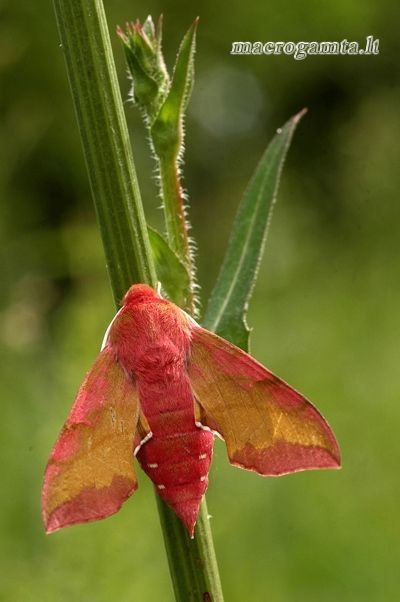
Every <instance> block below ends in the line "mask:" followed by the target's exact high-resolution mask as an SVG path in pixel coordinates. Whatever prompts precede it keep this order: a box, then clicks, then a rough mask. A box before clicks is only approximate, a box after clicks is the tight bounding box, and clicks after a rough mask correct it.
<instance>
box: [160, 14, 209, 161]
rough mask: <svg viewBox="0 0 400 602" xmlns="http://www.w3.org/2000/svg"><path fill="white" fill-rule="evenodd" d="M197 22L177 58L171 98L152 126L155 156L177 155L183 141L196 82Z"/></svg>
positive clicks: (184, 39) (186, 36)
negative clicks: (187, 113)
mask: <svg viewBox="0 0 400 602" xmlns="http://www.w3.org/2000/svg"><path fill="white" fill-rule="evenodd" d="M197 22H198V19H196V20H195V21H194V23H193V24H192V26H191V27H190V28H189V30H188V31H187V32H186V34H185V37H184V38H183V40H182V43H181V45H180V48H179V51H178V56H177V59H176V63H175V67H174V74H173V77H172V82H171V87H170V89H169V92H168V95H167V97H166V99H165V101H164V103H163V105H162V106H161V108H160V111H159V113H158V115H157V117H156V119H155V121H154V123H153V125H152V127H151V136H152V140H153V144H154V148H155V151H156V153H157V154H158V155H159V156H161V155H164V154H165V153H168V154H169V153H171V151H172V152H173V154H174V155H177V154H178V153H179V150H180V145H181V142H182V136H183V131H182V129H183V128H182V123H183V117H184V113H185V110H186V107H187V104H188V102H189V98H190V93H191V90H192V87H193V81H194V53H195V48H196V29H197Z"/></svg>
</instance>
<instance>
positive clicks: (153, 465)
mask: <svg viewBox="0 0 400 602" xmlns="http://www.w3.org/2000/svg"><path fill="white" fill-rule="evenodd" d="M147 466H148V467H149V468H158V464H157V462H154V463H153V464H147Z"/></svg>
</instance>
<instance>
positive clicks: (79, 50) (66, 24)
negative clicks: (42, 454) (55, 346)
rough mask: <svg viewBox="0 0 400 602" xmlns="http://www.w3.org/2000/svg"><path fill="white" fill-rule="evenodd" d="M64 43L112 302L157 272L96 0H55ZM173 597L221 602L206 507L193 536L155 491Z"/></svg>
mask: <svg viewBox="0 0 400 602" xmlns="http://www.w3.org/2000/svg"><path fill="white" fill-rule="evenodd" d="M54 7H55V12H56V17H57V23H58V27H59V32H60V37H61V43H62V47H63V50H64V55H65V60H66V64H67V71H68V77H69V81H70V86H71V91H72V96H73V100H74V105H75V110H76V115H77V120H78V125H79V130H80V134H81V138H82V144H83V150H84V155H85V160H86V163H87V167H88V171H89V178H90V184H91V189H92V194H93V198H94V203H95V207H96V212H97V216H98V220H99V224H100V230H101V235H102V240H103V245H104V250H105V255H106V260H107V267H108V272H109V276H110V280H111V286H112V290H113V294H114V299H115V302H116V305H118V304H119V302H120V300H121V298H122V296H123V294H124V293H125V291H126V290H127V288H128V287H129V286H130V285H131V284H132V283H133V282H138V281H139V282H147V283H148V284H150V285H152V286H155V284H156V280H157V279H156V274H155V270H154V265H153V260H152V257H151V253H150V247H149V241H148V234H147V229H146V223H145V219H144V213H143V208H142V202H141V198H140V192H139V187H138V183H137V178H136V174H135V170H134V164H133V157H132V151H131V146H130V142H129V136H128V129H127V126H126V121H125V116H124V112H123V105H122V100H121V96H120V92H119V87H118V82H117V77H116V72H115V65H114V61H113V57H112V51H111V44H110V39H109V34H108V29H107V23H106V18H105V14H104V8H103V3H102V1H101V0H54ZM157 502H158V505H159V509H160V518H161V525H162V528H163V535H164V540H165V545H166V549H167V553H168V560H169V566H170V571H171V576H172V581H173V584H174V590H175V596H176V599H177V600H178V601H179V602H187V601H189V600H193V601H196V602H203V600H205V599H207V598H205V593H206V592H208V593H209V595H210V599H211V600H212V601H213V602H219V601H222V594H221V588H220V584H219V577H218V569H217V565H216V561H215V555H214V548H213V542H212V537H211V532H210V529H209V524H208V517H207V515H206V508H205V506H204V507H203V509H202V511H201V516H200V517H199V522H198V526H197V528H196V537H195V539H194V540H190V538H189V536H188V534H187V533H186V531H185V530H184V529H183V526H182V523H181V522H180V520H179V519H178V518H177V516H176V515H175V514H174V513H173V512H172V510H170V509H169V508H168V507H167V506H166V504H165V503H164V502H162V501H161V500H160V498H159V496H157Z"/></svg>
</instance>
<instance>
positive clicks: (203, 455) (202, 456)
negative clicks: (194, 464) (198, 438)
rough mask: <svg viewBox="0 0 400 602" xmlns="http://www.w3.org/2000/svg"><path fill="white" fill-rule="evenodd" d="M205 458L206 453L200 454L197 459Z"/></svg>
mask: <svg viewBox="0 0 400 602" xmlns="http://www.w3.org/2000/svg"><path fill="white" fill-rule="evenodd" d="M206 458H207V454H200V455H199V460H205V459H206Z"/></svg>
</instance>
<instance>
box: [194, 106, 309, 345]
mask: <svg viewBox="0 0 400 602" xmlns="http://www.w3.org/2000/svg"><path fill="white" fill-rule="evenodd" d="M304 113H305V110H303V111H301V112H300V113H298V114H297V115H295V116H294V117H292V118H291V119H290V120H289V121H288V122H287V123H286V124H285V125H284V127H283V128H282V129H279V130H278V131H277V133H276V135H275V136H274V138H273V139H272V141H271V142H270V144H269V145H268V147H267V149H266V151H265V153H264V155H263V156H262V158H261V161H260V163H259V164H258V166H257V169H256V171H255V172H254V174H253V176H252V178H251V180H250V182H249V184H248V186H247V188H246V190H245V193H244V196H243V198H242V201H241V203H240V206H239V209H238V212H237V215H236V218H235V222H234V225H233V229H232V233H231V237H230V239H229V243H228V248H227V251H226V254H225V258H224V261H223V263H222V267H221V270H220V273H219V275H218V278H217V282H216V284H215V287H214V290H213V292H212V293H211V297H210V300H209V302H208V307H207V311H206V314H205V317H204V320H203V324H204V326H205V327H206V328H208V329H209V330H212V331H213V332H216V333H218V334H219V335H221V336H223V337H224V338H226V339H228V340H229V341H231V342H233V343H235V344H236V345H238V346H239V347H241V348H242V349H245V350H247V349H248V345H249V332H250V331H249V328H248V326H247V324H246V313H247V307H248V303H249V299H250V295H251V293H252V290H253V287H254V284H255V280H256V277H257V274H258V269H259V265H260V261H261V258H262V255H263V252H264V247H265V240H266V236H267V231H268V226H269V224H270V221H271V217H272V209H273V206H274V204H275V200H276V194H277V191H278V186H279V180H280V176H281V172H282V167H283V164H284V161H285V157H286V153H287V151H288V148H289V145H290V142H291V139H292V136H293V133H294V130H295V128H296V125H297V123H298V122H299V120H300V119H301V117H302V116H303V115H304Z"/></svg>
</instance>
